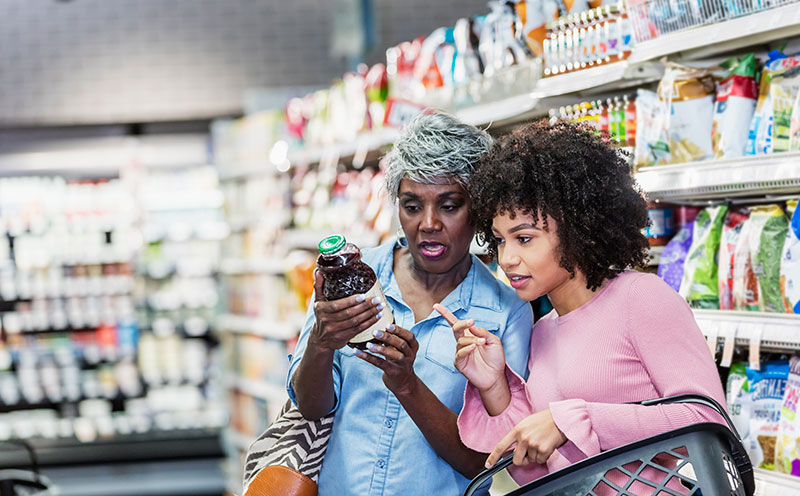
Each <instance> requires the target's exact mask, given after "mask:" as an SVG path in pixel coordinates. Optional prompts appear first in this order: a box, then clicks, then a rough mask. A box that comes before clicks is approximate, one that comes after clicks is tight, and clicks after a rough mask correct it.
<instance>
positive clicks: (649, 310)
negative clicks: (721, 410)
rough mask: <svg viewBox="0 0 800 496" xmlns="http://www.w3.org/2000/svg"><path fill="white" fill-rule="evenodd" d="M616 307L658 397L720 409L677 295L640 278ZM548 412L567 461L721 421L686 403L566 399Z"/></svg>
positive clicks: (710, 371)
mask: <svg viewBox="0 0 800 496" xmlns="http://www.w3.org/2000/svg"><path fill="white" fill-rule="evenodd" d="M619 303H620V305H626V306H627V326H626V328H627V332H628V339H629V340H630V342H631V344H632V346H633V348H634V349H635V351H636V354H637V355H638V359H639V361H640V363H641V366H642V367H644V369H645V370H646V371H647V373H648V375H649V376H650V381H651V382H652V384H653V387H654V388H655V390H656V391H657V392H658V395H659V396H660V397H666V396H672V395H676V394H685V393H694V394H702V395H705V396H710V397H711V398H714V399H715V400H717V401H718V402H719V403H720V404H722V405H724V404H725V400H724V396H723V392H722V384H721V381H720V378H719V375H718V373H717V369H716V366H715V364H714V360H713V358H712V357H711V355H710V353H709V352H708V346H707V345H706V342H705V339H704V338H703V335H702V333H701V332H700V329H699V328H698V326H697V323H696V322H695V319H694V315H693V314H692V311H691V309H690V308H689V305H688V304H687V303H686V302H685V301H684V300H683V299H682V298H681V297H680V295H678V293H676V292H675V291H674V290H672V288H670V287H669V286H667V285H666V284H665V283H664V282H663V281H661V279H658V278H657V277H655V276H650V275H647V276H641V277H637V278H636V279H635V280H634V281H632V283H631V285H630V287H629V289H628V298H627V301H625V302H619ZM639 399H641V400H646V399H651V398H639ZM550 412H551V413H552V415H553V419H554V421H555V423H556V425H557V426H558V428H559V429H561V431H562V432H563V433H564V435H565V436H566V437H567V439H569V441H570V442H569V443H567V444H566V445H564V446H563V447H562V448H561V449H559V451H561V452H562V454H563V455H564V456H565V457H567V458H570V457H571V456H570V453H569V451H570V450H572V449H574V448H575V447H577V448H578V449H580V451H582V452H583V453H584V454H585V455H586V456H592V455H595V454H597V453H598V452H600V451H605V450H608V449H611V448H615V447H618V446H622V445H624V444H628V443H631V442H634V441H638V440H641V439H644V438H647V437H650V436H654V435H656V434H660V433H663V432H666V431H669V430H672V429H677V428H680V427H684V426H686V425H690V424H694V423H699V422H724V421H723V419H722V417H721V416H720V415H719V414H718V413H716V412H715V411H713V410H711V409H710V408H707V407H705V406H701V405H690V404H672V405H658V406H641V405H628V404H612V403H594V402H587V401H584V400H581V399H568V400H564V401H556V402H553V403H550ZM573 454H574V453H573Z"/></svg>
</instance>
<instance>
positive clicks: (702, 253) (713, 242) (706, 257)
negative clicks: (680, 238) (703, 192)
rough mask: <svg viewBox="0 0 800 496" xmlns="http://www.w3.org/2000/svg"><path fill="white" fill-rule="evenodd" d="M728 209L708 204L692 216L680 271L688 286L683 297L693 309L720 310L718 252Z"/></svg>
mask: <svg viewBox="0 0 800 496" xmlns="http://www.w3.org/2000/svg"><path fill="white" fill-rule="evenodd" d="M727 212H728V207H727V206H725V205H718V206H714V207H707V208H705V209H703V210H702V211H701V212H700V213H699V214H698V215H697V218H696V219H695V223H694V233H693V236H692V246H691V247H690V248H689V253H688V255H687V256H686V265H685V270H684V274H683V277H684V284H685V285H686V287H688V288H689V292H688V294H687V295H686V298H687V300H688V301H689V304H690V305H691V306H692V307H694V308H708V309H719V285H718V281H717V276H718V270H719V269H718V264H717V252H718V251H719V243H720V239H721V237H722V224H723V222H724V221H725V214H726V213H727Z"/></svg>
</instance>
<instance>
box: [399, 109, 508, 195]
mask: <svg viewBox="0 0 800 496" xmlns="http://www.w3.org/2000/svg"><path fill="white" fill-rule="evenodd" d="M493 142H494V140H493V139H492V137H491V136H489V134H488V133H487V132H486V131H483V130H480V129H478V128H476V127H474V126H470V125H469V124H464V123H463V122H461V121H459V120H458V119H456V118H455V117H453V116H452V115H450V114H447V113H445V112H438V111H437V112H423V113H420V114H419V115H417V116H416V117H414V119H412V120H411V122H409V123H408V124H406V126H405V128H404V129H403V132H402V133H401V134H400V137H399V138H398V139H397V141H396V142H395V144H394V147H393V148H392V150H391V151H389V153H387V154H386V157H385V158H384V160H385V162H384V163H385V165H386V189H387V191H388V192H389V196H391V198H392V201H395V200H397V194H398V191H399V189H400V182H401V181H402V180H403V179H410V180H412V181H414V182H418V183H422V184H432V183H435V182H436V180H437V179H441V178H442V177H444V176H448V177H451V178H453V179H454V180H455V181H456V183H458V184H460V185H461V186H462V187H464V188H466V187H467V183H468V182H469V178H470V176H471V175H472V173H473V172H474V170H475V165H476V163H477V161H478V159H479V158H480V157H481V156H483V155H484V154H486V153H487V152H488V151H489V149H490V148H491V146H492V143H493Z"/></svg>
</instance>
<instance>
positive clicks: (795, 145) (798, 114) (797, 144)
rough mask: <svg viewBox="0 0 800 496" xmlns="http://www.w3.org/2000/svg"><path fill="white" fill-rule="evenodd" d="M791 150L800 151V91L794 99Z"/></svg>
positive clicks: (791, 122)
mask: <svg viewBox="0 0 800 496" xmlns="http://www.w3.org/2000/svg"><path fill="white" fill-rule="evenodd" d="M789 151H791V152H797V151H800V92H798V94H797V96H796V97H795V99H794V105H793V106H792V117H791V121H790V129H789Z"/></svg>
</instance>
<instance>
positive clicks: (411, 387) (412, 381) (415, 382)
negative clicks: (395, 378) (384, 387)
mask: <svg viewBox="0 0 800 496" xmlns="http://www.w3.org/2000/svg"><path fill="white" fill-rule="evenodd" d="M421 384H422V381H420V380H419V377H417V374H412V376H411V377H409V378H408V380H406V381H404V382H403V384H402V385H399V386H398V387H395V388H392V393H394V395H395V397H396V398H397V399H398V400H402V399H404V398H410V397H414V396H416V394H417V391H419V387H420V385H421Z"/></svg>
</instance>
